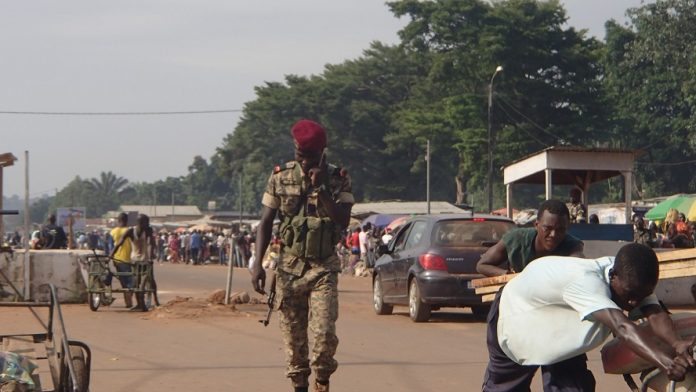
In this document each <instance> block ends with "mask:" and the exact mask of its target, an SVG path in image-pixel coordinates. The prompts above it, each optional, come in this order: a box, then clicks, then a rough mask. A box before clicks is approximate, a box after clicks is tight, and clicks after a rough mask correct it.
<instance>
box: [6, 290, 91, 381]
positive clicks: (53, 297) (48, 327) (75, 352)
mask: <svg viewBox="0 0 696 392" xmlns="http://www.w3.org/2000/svg"><path fill="white" fill-rule="evenodd" d="M39 290H40V293H45V294H46V295H45V296H44V297H47V300H46V301H36V302H0V307H20V308H27V309H28V310H29V311H30V312H31V313H32V314H33V315H34V317H35V318H36V320H37V324H40V325H41V329H40V332H27V333H13V334H4V335H3V334H0V350H2V351H3V353H5V354H6V353H8V352H9V353H19V354H26V353H27V352H29V353H33V352H36V354H37V355H35V356H33V355H32V356H31V358H30V359H31V360H32V363H34V362H33V361H36V363H38V364H39V366H38V368H39V369H40V368H41V365H42V364H47V366H48V368H49V370H50V380H51V382H52V388H50V387H49V386H48V385H41V380H40V378H39V376H38V374H33V375H32V376H31V378H32V380H31V384H28V385H29V386H28V387H27V384H24V386H23V387H22V388H27V389H29V390H36V391H56V392H87V391H88V390H89V375H90V367H91V358H92V353H91V351H90V349H89V347H88V346H87V345H86V344H85V343H83V342H80V341H76V340H70V339H69V338H68V334H67V332H66V331H65V323H64V322H63V314H62V312H61V309H60V303H59V302H58V296H57V294H56V288H55V287H54V286H53V285H52V284H43V285H41V286H40V287H39ZM37 308H44V309H47V313H48V315H47V316H45V317H42V316H40V315H39V314H38V313H37V311H36V310H35V309H37ZM41 313H44V312H41ZM37 345H38V346H43V350H40V349H37V348H41V347H34V346H37ZM44 353H45V354H44ZM13 358H14V356H13ZM43 387H47V389H43ZM20 390H26V389H20Z"/></svg>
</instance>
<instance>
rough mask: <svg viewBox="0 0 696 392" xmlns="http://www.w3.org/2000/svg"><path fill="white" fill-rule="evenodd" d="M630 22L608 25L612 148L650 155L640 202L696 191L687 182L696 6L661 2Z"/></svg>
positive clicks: (693, 146)
mask: <svg viewBox="0 0 696 392" xmlns="http://www.w3.org/2000/svg"><path fill="white" fill-rule="evenodd" d="M628 15H629V18H630V20H631V24H630V25H629V26H628V27H623V26H620V25H618V24H617V23H616V22H609V23H607V25H606V27H607V49H606V53H605V56H604V68H605V69H606V82H605V88H606V90H607V94H608V95H609V96H610V98H611V100H610V103H611V104H612V105H613V108H614V115H613V118H612V120H613V131H614V132H613V136H614V140H615V143H616V144H617V145H619V146H621V147H624V148H634V149H643V150H644V151H645V154H644V155H643V156H642V157H641V158H640V160H639V162H638V164H637V167H638V178H637V183H638V187H639V191H640V192H641V195H644V196H646V197H649V196H656V195H660V194H664V193H677V192H696V179H695V178H694V177H693V176H684V175H683V173H685V172H689V170H690V169H691V170H692V171H693V169H695V168H696V163H695V162H696V116H694V109H695V108H694V105H696V82H695V81H694V80H696V78H695V77H694V76H696V57H695V53H696V51H695V50H694V49H696V47H695V46H696V3H695V2H694V1H693V0H659V1H656V2H654V3H650V4H645V5H643V6H641V7H639V8H635V9H631V10H629V12H628Z"/></svg>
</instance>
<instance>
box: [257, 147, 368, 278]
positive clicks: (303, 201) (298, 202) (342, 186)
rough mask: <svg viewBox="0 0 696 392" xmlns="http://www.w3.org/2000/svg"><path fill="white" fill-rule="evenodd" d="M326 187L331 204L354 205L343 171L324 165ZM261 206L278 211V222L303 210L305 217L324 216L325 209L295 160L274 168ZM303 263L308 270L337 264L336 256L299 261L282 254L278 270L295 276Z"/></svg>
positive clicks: (345, 173) (330, 267) (337, 267)
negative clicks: (326, 180) (332, 201)
mask: <svg viewBox="0 0 696 392" xmlns="http://www.w3.org/2000/svg"><path fill="white" fill-rule="evenodd" d="M327 185H328V188H329V193H331V196H332V198H333V200H334V201H335V202H337V203H344V204H351V205H352V204H354V203H355V199H354V198H353V193H352V188H351V180H350V176H349V175H348V174H347V172H346V171H345V170H343V169H341V168H338V167H336V166H334V165H328V184H327ZM261 204H262V205H264V206H266V207H268V208H271V209H274V210H278V212H279V214H280V220H281V221H283V220H284V219H285V218H287V217H293V216H296V215H298V214H299V213H300V211H301V210H303V209H304V215H305V216H317V217H328V213H327V211H326V209H325V208H324V207H323V206H322V205H321V203H320V202H319V198H318V193H317V191H316V190H314V189H313V188H312V186H311V183H310V179H309V178H308V177H307V176H305V174H304V173H303V172H302V168H301V166H300V164H299V163H297V162H295V161H291V162H288V163H286V164H285V165H282V166H276V167H275V169H274V170H273V173H272V174H271V176H270V178H269V179H268V183H267V185H266V191H265V192H264V194H263V198H262V199H261ZM281 251H282V250H281ZM307 264H309V266H310V267H312V268H326V269H329V270H331V271H334V270H335V271H339V270H340V262H339V261H338V258H337V257H336V256H333V257H329V259H327V260H303V259H301V258H299V257H287V255H284V256H283V257H282V259H281V263H280V265H279V266H278V268H280V269H281V270H283V271H285V272H288V273H291V274H293V275H296V276H299V275H301V274H302V272H303V271H304V270H305V268H306V267H307Z"/></svg>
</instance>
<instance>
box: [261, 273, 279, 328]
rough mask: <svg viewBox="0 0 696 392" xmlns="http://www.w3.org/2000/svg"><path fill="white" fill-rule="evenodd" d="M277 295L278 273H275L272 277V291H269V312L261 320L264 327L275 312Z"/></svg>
mask: <svg viewBox="0 0 696 392" xmlns="http://www.w3.org/2000/svg"><path fill="white" fill-rule="evenodd" d="M275 297H276V274H275V273H274V274H273V278H271V291H270V292H269V293H268V313H267V314H266V319H265V320H259V322H260V323H261V324H263V326H264V327H267V326H268V323H269V322H270V321H271V314H272V313H273V308H274V307H275Z"/></svg>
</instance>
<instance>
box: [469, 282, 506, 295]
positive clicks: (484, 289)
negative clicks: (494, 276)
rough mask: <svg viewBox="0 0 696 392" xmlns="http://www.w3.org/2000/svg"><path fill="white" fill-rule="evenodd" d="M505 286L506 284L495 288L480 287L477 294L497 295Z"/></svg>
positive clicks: (494, 286)
mask: <svg viewBox="0 0 696 392" xmlns="http://www.w3.org/2000/svg"><path fill="white" fill-rule="evenodd" d="M503 286H505V285H504V284H497V285H493V286H484V287H479V288H477V289H476V290H475V291H476V294H490V293H497V292H498V291H500V288H501V287H503Z"/></svg>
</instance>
